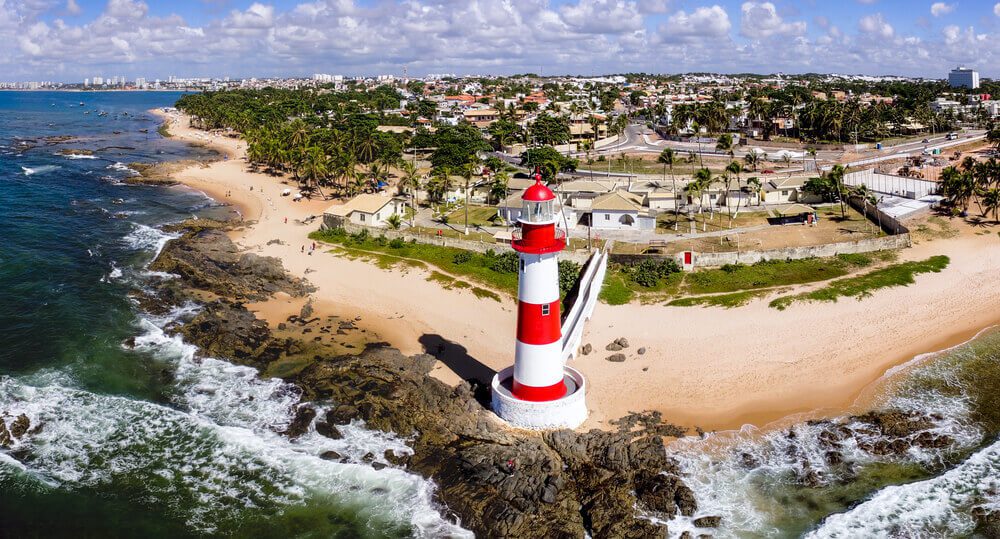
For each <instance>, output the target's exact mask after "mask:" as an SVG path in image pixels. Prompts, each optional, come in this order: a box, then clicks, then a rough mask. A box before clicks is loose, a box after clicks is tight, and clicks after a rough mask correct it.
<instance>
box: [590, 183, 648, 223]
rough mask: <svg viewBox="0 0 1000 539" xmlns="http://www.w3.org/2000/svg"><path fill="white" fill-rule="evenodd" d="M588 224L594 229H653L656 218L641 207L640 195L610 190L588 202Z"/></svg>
mask: <svg viewBox="0 0 1000 539" xmlns="http://www.w3.org/2000/svg"><path fill="white" fill-rule="evenodd" d="M590 226H591V227H592V228H593V229H594V230H653V229H655V228H656V218H655V217H653V216H651V215H650V213H649V211H648V210H647V209H645V208H643V206H642V197H641V196H639V195H637V194H635V193H629V192H627V191H612V192H610V193H605V194H603V195H601V196H599V197H597V198H595V199H594V200H593V202H592V203H591V204H590Z"/></svg>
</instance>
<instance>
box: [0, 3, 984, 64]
mask: <svg viewBox="0 0 1000 539" xmlns="http://www.w3.org/2000/svg"><path fill="white" fill-rule="evenodd" d="M0 40H3V42H4V43H9V44H11V45H10V46H9V47H6V48H5V49H6V50H4V51H2V52H0V78H4V79H12V80H64V81H76V80H82V78H84V77H92V76H95V75H99V76H112V75H126V76H128V77H130V78H133V77H136V76H145V77H147V78H157V77H159V78H165V77H167V76H169V75H176V76H209V75H218V76H231V77H243V76H280V75H290V76H291V75H309V74H312V73H316V72H323V73H339V74H345V75H355V74H379V73H394V74H399V73H401V71H402V68H403V67H404V66H406V67H407V68H408V69H409V72H410V73H413V74H424V73H432V72H453V73H459V74H466V73H470V74H489V73H497V74H506V73H512V72H523V71H528V70H530V71H539V70H541V71H542V72H543V73H550V74H556V73H589V74H596V73H612V72H628V71H647V72H660V73H674V72H686V71H719V72H736V71H756V72H768V73H770V72H786V73H791V72H805V71H817V72H839V73H860V74H870V75H879V74H901V75H913V76H928V77H943V76H945V74H946V73H947V71H948V69H950V68H952V67H954V66H955V65H957V64H969V65H972V66H975V67H977V68H978V69H979V70H980V71H981V72H982V73H983V75H984V76H987V77H1000V4H998V3H997V2H994V1H984V0H954V1H925V0H911V1H905V0H835V1H829V0H770V1H762V0H749V1H748V0H715V1H711V0H708V1H701V0H278V1H273V2H267V1H262V0H258V1H256V2H255V1H246V0H174V1H169V2H164V1H155V0H146V1H145V2H143V1H140V0H0Z"/></svg>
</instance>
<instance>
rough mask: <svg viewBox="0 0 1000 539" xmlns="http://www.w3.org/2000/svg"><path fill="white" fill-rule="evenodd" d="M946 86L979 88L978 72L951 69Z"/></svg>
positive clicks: (966, 69)
mask: <svg viewBox="0 0 1000 539" xmlns="http://www.w3.org/2000/svg"><path fill="white" fill-rule="evenodd" d="M948 84H949V85H951V87H952V88H969V89H971V90H975V89H976V88H979V72H978V71H975V70H973V69H969V68H967V67H959V68H956V69H953V70H952V71H951V73H949V74H948Z"/></svg>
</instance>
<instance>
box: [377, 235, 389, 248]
mask: <svg viewBox="0 0 1000 539" xmlns="http://www.w3.org/2000/svg"><path fill="white" fill-rule="evenodd" d="M388 243H389V240H388V239H387V238H386V237H385V235H384V234H383V235H379V236H378V237H377V238H375V245H377V246H379V247H385V246H386V244H388Z"/></svg>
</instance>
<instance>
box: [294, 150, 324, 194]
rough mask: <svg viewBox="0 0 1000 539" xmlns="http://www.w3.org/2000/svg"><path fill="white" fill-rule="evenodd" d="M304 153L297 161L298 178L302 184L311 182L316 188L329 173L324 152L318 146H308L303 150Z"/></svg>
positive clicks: (307, 184)
mask: <svg viewBox="0 0 1000 539" xmlns="http://www.w3.org/2000/svg"><path fill="white" fill-rule="evenodd" d="M304 155H305V157H304V158H303V159H302V162H300V163H299V178H300V179H301V181H302V183H303V184H304V185H306V186H309V185H310V184H312V186H313V187H314V188H316V189H318V188H319V184H320V182H322V181H323V180H325V179H326V176H327V175H328V174H329V173H330V171H329V169H328V167H327V158H326V154H325V153H323V150H322V149H321V148H319V147H318V146H310V147H309V148H307V149H306V150H305V154H304ZM321 193H322V191H321Z"/></svg>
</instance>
